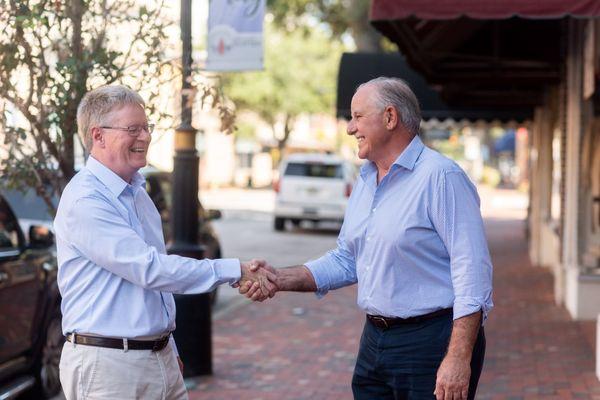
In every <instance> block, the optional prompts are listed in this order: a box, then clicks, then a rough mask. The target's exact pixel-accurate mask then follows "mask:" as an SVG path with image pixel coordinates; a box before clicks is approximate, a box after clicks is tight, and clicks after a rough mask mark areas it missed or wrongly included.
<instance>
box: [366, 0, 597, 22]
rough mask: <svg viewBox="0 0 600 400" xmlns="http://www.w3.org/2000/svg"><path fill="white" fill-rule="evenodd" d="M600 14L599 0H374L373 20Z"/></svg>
mask: <svg viewBox="0 0 600 400" xmlns="http://www.w3.org/2000/svg"><path fill="white" fill-rule="evenodd" d="M463 16H464V17H469V18H473V19H506V18H511V17H522V18H534V19H554V18H562V17H566V16H573V17H600V1H599V0H372V3H371V21H389V20H398V19H405V18H409V17H417V18H419V19H424V20H431V19H437V20H443V19H455V18H459V17H463Z"/></svg>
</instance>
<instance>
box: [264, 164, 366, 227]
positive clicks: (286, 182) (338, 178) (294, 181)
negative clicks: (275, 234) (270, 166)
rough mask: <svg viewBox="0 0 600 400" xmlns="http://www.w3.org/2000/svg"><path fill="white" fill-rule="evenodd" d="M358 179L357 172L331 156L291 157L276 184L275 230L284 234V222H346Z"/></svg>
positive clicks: (280, 169) (280, 170) (281, 167)
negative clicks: (349, 202)
mask: <svg viewBox="0 0 600 400" xmlns="http://www.w3.org/2000/svg"><path fill="white" fill-rule="evenodd" d="M355 179H356V168H355V167H354V165H352V164H351V163H350V162H348V161H345V160H344V159H342V158H340V157H337V156H334V155H328V154H312V153H298V154H292V155H290V156H289V157H287V158H285V159H284V160H282V162H281V166H280V168H279V179H278V180H276V181H275V182H274V185H273V186H274V190H275V192H276V193H277V195H276V200H275V212H274V214H275V218H274V224H273V225H274V228H275V230H277V231H282V230H283V229H284V228H285V222H286V221H287V220H289V221H291V222H292V223H293V224H294V225H299V224H300V222H301V221H303V220H307V221H313V222H320V221H339V222H341V221H343V219H344V212H345V211H346V204H347V203H348V197H350V193H351V192H352V185H353V183H354V180H355Z"/></svg>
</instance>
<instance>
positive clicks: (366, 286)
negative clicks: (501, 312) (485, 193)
mask: <svg viewBox="0 0 600 400" xmlns="http://www.w3.org/2000/svg"><path fill="white" fill-rule="evenodd" d="M306 266H307V267H308V268H309V270H310V271H311V272H312V274H313V276H314V278H315V281H316V283H317V288H318V291H317V294H318V295H320V296H322V295H324V294H326V293H327V291H328V290H330V289H337V288H339V287H342V286H347V285H351V284H353V283H356V282H358V299H357V302H358V306H359V307H360V308H361V309H362V310H364V311H365V312H367V313H369V314H374V315H383V316H388V317H401V318H408V317H412V316H417V315H423V314H427V313H430V312H433V311H436V310H439V309H442V308H449V307H454V319H457V318H460V317H463V316H465V315H469V314H472V313H474V312H477V311H478V310H482V311H483V315H484V318H485V317H486V316H487V313H488V312H489V310H490V309H491V308H492V306H493V304H492V264H491V261H490V256H489V252H488V247H487V242H486V238H485V232H484V228H483V221H482V218H481V213H480V211H479V196H478V195H477V190H476V189H475V187H474V185H473V184H472V183H471V181H470V180H469V178H468V177H467V176H466V174H465V173H464V172H463V171H462V169H461V168H460V167H459V166H458V165H457V164H456V163H455V162H453V161H452V160H450V159H448V158H446V157H444V156H442V155H441V154H439V153H437V152H436V151H434V150H431V149H429V148H427V147H425V146H424V145H423V142H422V141H421V139H420V138H419V137H418V136H416V137H415V138H414V139H413V140H412V141H411V143H410V144H409V146H408V147H407V148H406V149H405V150H404V151H403V152H402V154H400V156H399V157H398V158H397V159H396V161H395V162H394V164H393V165H392V166H391V168H390V170H389V173H388V174H387V175H386V176H385V177H384V178H383V179H382V181H381V182H380V183H379V185H378V184H377V167H376V166H375V164H374V163H372V162H368V163H366V164H365V165H363V167H362V168H361V172H360V177H359V178H358V180H357V183H356V185H355V188H354V190H353V191H352V195H351V196H350V199H349V203H348V208H347V211H346V215H345V218H344V224H343V226H342V229H341V231H340V234H339V237H338V240H337V248H336V249H335V250H331V251H329V252H328V253H327V254H326V255H324V256H323V257H321V258H319V259H317V260H315V261H311V262H308V263H306Z"/></svg>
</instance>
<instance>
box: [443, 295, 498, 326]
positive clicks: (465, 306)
mask: <svg viewBox="0 0 600 400" xmlns="http://www.w3.org/2000/svg"><path fill="white" fill-rule="evenodd" d="M493 307H494V304H493V303H492V301H491V300H487V301H484V300H481V299H478V298H475V297H457V298H455V299H454V311H453V313H454V316H453V319H455V320H456V319H459V318H462V317H465V316H467V315H471V314H474V313H476V312H477V311H481V313H482V316H481V325H483V324H484V322H485V320H486V319H487V316H488V313H489V312H490V310H491V309H492V308H493Z"/></svg>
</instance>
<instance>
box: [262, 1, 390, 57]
mask: <svg viewBox="0 0 600 400" xmlns="http://www.w3.org/2000/svg"><path fill="white" fill-rule="evenodd" d="M370 4H371V2H370V1H369V0H267V7H268V9H269V12H271V13H272V14H273V17H274V20H275V22H276V24H277V25H278V26H280V27H282V28H284V29H287V30H295V29H298V28H301V27H304V28H306V27H307V22H308V23H310V20H311V18H310V17H312V18H317V19H318V20H319V21H321V22H324V23H326V24H328V26H329V28H330V29H331V32H332V34H333V35H334V37H336V38H341V37H342V36H343V35H344V34H350V35H351V36H352V39H354V43H355V44H356V48H357V50H358V51H363V52H380V51H382V36H381V34H379V33H378V32H377V31H376V30H375V28H373V27H372V26H371V24H369V6H370Z"/></svg>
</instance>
